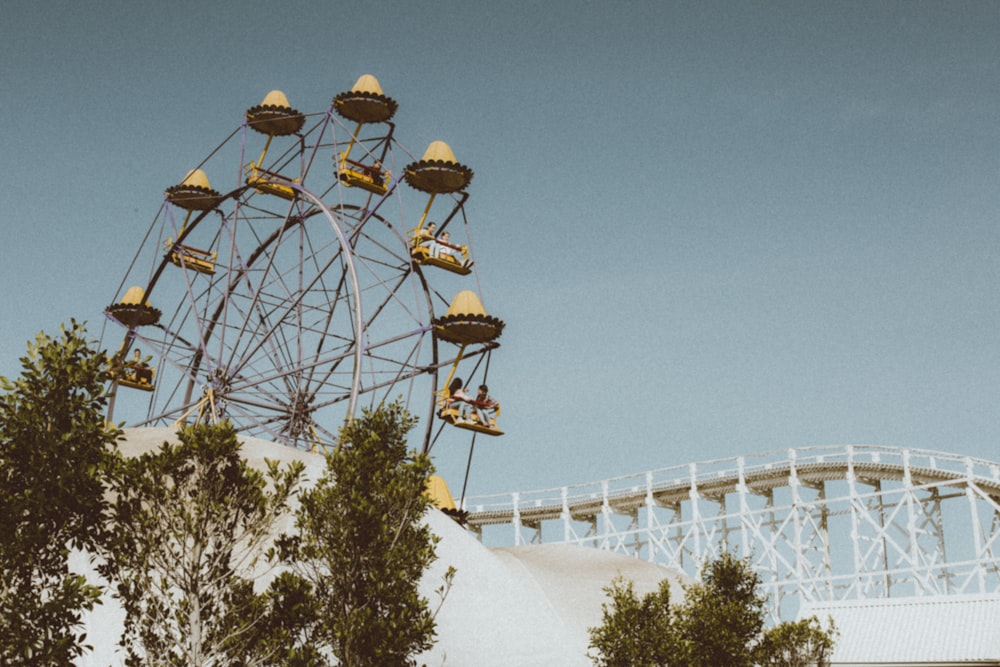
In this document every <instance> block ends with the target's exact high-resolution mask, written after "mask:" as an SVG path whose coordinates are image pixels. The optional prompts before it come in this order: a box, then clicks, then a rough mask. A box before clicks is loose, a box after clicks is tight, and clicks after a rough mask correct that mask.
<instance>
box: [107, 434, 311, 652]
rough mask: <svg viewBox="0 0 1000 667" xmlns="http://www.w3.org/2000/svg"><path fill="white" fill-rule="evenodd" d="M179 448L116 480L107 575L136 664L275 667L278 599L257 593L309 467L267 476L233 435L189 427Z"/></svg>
mask: <svg viewBox="0 0 1000 667" xmlns="http://www.w3.org/2000/svg"><path fill="white" fill-rule="evenodd" d="M177 435H178V440H179V442H178V443H177V444H171V443H166V442H165V443H163V445H162V446H161V447H160V448H159V449H158V450H157V451H154V452H148V453H146V454H143V455H142V456H139V457H135V458H131V459H125V460H123V461H122V462H121V465H120V468H119V469H118V470H117V472H116V474H115V475H114V477H113V483H112V491H113V493H114V495H115V500H114V504H113V512H112V519H113V522H114V523H113V533H112V540H111V541H110V543H109V546H108V549H107V551H106V557H105V563H104V564H103V565H102V567H101V573H102V574H103V575H105V576H106V577H107V578H108V580H109V581H111V582H112V583H113V584H114V585H115V590H116V593H117V597H118V598H119V599H120V600H121V602H122V606H123V607H124V609H125V613H126V619H125V630H124V633H123V636H122V645H123V647H124V648H125V649H126V650H127V652H128V658H127V664H129V665H149V666H159V665H163V666H167V665H170V666H185V667H207V666H214V665H229V664H240V663H242V664H244V665H267V664H271V663H272V661H274V660H276V659H278V657H279V647H280V646H282V645H283V644H282V641H280V638H277V637H275V635H274V634H273V633H269V632H268V631H267V628H269V627H270V625H271V623H272V621H273V618H274V616H273V613H274V611H275V609H276V607H279V606H280V602H281V600H283V597H282V595H280V591H279V593H277V594H276V593H273V592H272V593H264V594H256V593H255V592H254V581H255V580H257V579H258V578H259V577H260V576H262V575H263V574H264V573H266V572H267V571H268V570H269V568H270V564H269V563H268V562H267V561H266V559H262V554H265V553H266V549H267V546H268V544H269V542H270V541H271V539H272V535H273V533H272V531H273V530H274V527H275V523H276V521H277V520H278V519H279V518H280V517H281V516H282V515H283V514H284V513H285V512H286V511H287V509H288V501H289V499H290V498H291V497H292V495H293V494H294V493H295V492H296V491H297V488H298V484H299V481H300V479H301V474H302V470H303V466H302V464H301V463H293V464H289V465H288V466H286V467H285V468H284V469H280V468H279V466H278V464H277V463H276V462H273V461H268V462H267V472H266V474H265V473H262V472H260V471H257V470H254V469H253V468H251V467H250V466H249V465H248V464H247V463H246V461H245V460H244V459H243V457H242V455H241V444H240V442H239V441H238V439H237V437H236V432H235V430H234V428H233V426H232V424H230V423H228V422H224V423H222V424H219V425H214V426H213V425H204V424H202V425H196V426H189V427H185V428H183V429H181V430H180V431H178V434H177Z"/></svg>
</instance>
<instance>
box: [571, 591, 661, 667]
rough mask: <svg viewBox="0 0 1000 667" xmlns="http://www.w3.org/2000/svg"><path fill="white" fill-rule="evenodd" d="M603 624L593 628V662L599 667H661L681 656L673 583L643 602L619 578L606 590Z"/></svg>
mask: <svg viewBox="0 0 1000 667" xmlns="http://www.w3.org/2000/svg"><path fill="white" fill-rule="evenodd" d="M605 590H606V591H607V593H608V597H610V598H611V600H610V603H605V604H603V605H601V611H602V616H603V621H604V622H603V623H602V624H601V625H600V626H599V627H597V628H592V629H591V632H590V647H591V648H592V649H594V651H595V653H594V654H591V659H592V660H593V662H594V664H595V665H598V667H658V666H660V665H668V664H671V662H670V661H671V659H672V658H673V657H675V656H676V655H677V654H678V650H679V647H678V637H677V630H676V628H675V627H674V623H673V614H672V613H671V609H670V582H669V581H667V580H666V579H664V580H663V581H662V582H660V587H659V589H658V590H656V591H655V592H653V593H650V594H648V595H646V596H644V597H643V598H642V599H641V600H640V599H639V597H638V596H637V595H636V593H635V588H634V586H633V584H632V582H631V581H626V580H624V579H621V578H616V579H615V580H614V581H613V582H611V585H610V586H609V587H608V588H607V589H605Z"/></svg>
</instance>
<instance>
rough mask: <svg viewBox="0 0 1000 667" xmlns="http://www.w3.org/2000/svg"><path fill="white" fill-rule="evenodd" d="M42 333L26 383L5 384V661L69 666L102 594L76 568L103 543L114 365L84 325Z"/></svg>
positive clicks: (0, 592)
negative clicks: (54, 334) (108, 383)
mask: <svg viewBox="0 0 1000 667" xmlns="http://www.w3.org/2000/svg"><path fill="white" fill-rule="evenodd" d="M61 333H62V335H61V337H60V338H50V337H49V336H47V335H45V334H44V333H39V334H38V336H37V338H36V340H35V342H34V343H32V344H29V345H28V354H27V356H25V357H22V358H21V367H22V373H21V376H20V378H19V379H17V380H15V381H10V380H8V379H7V378H0V388H2V389H3V391H4V392H5V393H4V394H3V396H0V663H2V664H69V663H70V662H72V661H73V659H74V658H76V657H78V656H80V655H81V654H82V653H83V651H84V650H86V648H87V647H86V646H85V645H84V644H83V642H84V641H85V636H84V634H82V633H80V632H79V631H80V625H81V622H82V615H83V613H84V612H86V611H89V610H91V609H93V607H94V605H95V604H97V602H98V599H99V596H100V593H101V591H100V588H98V587H97V586H94V585H91V584H88V583H87V581H86V579H85V578H84V577H83V576H82V575H80V574H76V573H73V572H71V571H70V569H69V563H68V559H69V555H70V552H71V550H72V549H86V550H90V549H92V548H93V547H94V546H95V544H96V543H97V542H98V541H99V540H100V539H101V526H102V515H103V513H104V511H105V510H106V502H105V500H104V488H103V485H102V471H103V470H104V469H105V467H106V463H107V461H108V460H109V458H110V457H111V456H112V452H113V445H114V442H115V439H116V438H117V436H118V431H116V430H115V429H112V428H107V427H106V425H105V422H104V417H103V414H104V408H105V406H106V403H107V397H106V394H105V389H104V380H105V377H106V376H105V368H104V364H105V359H104V356H103V355H102V354H99V353H97V352H95V351H94V350H93V349H92V348H91V345H90V343H89V342H88V340H87V338H86V330H85V328H84V327H83V325H81V324H78V323H77V322H76V321H72V324H71V326H70V327H69V328H66V327H62V329H61Z"/></svg>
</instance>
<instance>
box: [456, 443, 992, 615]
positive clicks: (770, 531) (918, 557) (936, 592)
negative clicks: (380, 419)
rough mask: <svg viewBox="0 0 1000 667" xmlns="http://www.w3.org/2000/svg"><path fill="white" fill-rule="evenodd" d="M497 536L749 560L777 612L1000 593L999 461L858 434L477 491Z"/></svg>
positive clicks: (654, 557) (482, 528)
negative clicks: (575, 480) (860, 441)
mask: <svg viewBox="0 0 1000 667" xmlns="http://www.w3.org/2000/svg"><path fill="white" fill-rule="evenodd" d="M466 509H467V510H468V512H469V514H468V526H469V527H470V529H471V530H473V531H474V532H475V533H477V534H478V535H479V537H480V539H481V540H482V541H484V542H485V543H487V544H489V545H491V546H498V545H519V544H530V543H550V542H565V543H573V544H579V545H583V546H588V547H595V548H598V549H605V550H609V551H615V552H621V553H626V554H630V555H633V556H635V557H637V558H644V559H647V560H649V561H653V562H659V563H662V564H664V565H666V566H668V567H671V568H675V569H677V570H681V571H683V572H685V573H686V574H688V575H689V576H691V577H694V578H697V577H698V574H699V569H700V568H701V566H702V565H703V564H704V563H705V562H706V560H707V559H711V558H712V557H714V556H717V555H718V554H719V553H721V552H723V551H726V550H729V551H733V552H734V553H737V554H739V555H741V556H744V557H747V558H749V559H750V561H751V563H752V565H753V567H754V569H755V571H756V572H757V573H758V574H759V576H760V578H761V583H762V586H763V590H764V591H765V592H766V593H767V594H768V597H769V600H770V604H771V614H772V616H773V617H774V618H791V617H794V615H795V613H796V612H797V610H798V608H799V605H800V604H802V603H806V602H820V601H834V600H850V599H870V598H890V597H906V596H942V595H960V594H973V593H977V594H983V593H995V592H998V591H1000V463H994V462H991V461H985V460H981V459H975V458H971V457H967V456H959V455H955V454H948V453H943V452H936V451H927V450H916V449H903V448H894V447H885V446H870V445H847V446H836V447H833V446H831V447H807V448H799V449H788V450H782V451H771V452H766V453H763V454H759V455H753V456H739V457H734V458H725V459H718V460H714V461H707V462H700V463H690V464H686V465H677V466H672V467H668V468H662V469H658V470H652V471H649V472H645V473H639V474H635V475H627V476H623V477H617V478H613V479H608V480H604V481H600V482H594V483H590V484H581V485H573V486H564V487H560V488H551V489H544V490H539V491H529V492H520V493H511V494H505V495H495V496H482V497H472V498H469V500H468V502H467V505H466Z"/></svg>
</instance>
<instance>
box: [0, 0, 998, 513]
mask: <svg viewBox="0 0 1000 667" xmlns="http://www.w3.org/2000/svg"><path fill="white" fill-rule="evenodd" d="M997 35H1000V3H996V2H951V3H938V2H919V1H914V2H836V3H821V2H782V1H775V2H753V1H734V2H712V1H699V2H669V1H667V2H664V1H662V0H649V1H646V0H641V1H635V2H631V1H622V2H589V1H584V0H578V1H570V0H558V1H555V2H547V3H536V2H523V1H520V0H513V1H510V2H475V1H464V2H458V1H452V0H437V1H435V2H424V1H422V0H413V1H410V2H386V1H379V0H373V1H370V2H365V3H340V2H329V1H328V0H322V1H298V2H297V1H294V0H290V1H288V2H284V3H280V4H279V5H276V4H275V3H273V2H262V1H259V0H246V1H242V2H239V3H236V2H198V3H195V2H188V1H186V0H178V1H175V2H170V3H162V2H157V3H153V2H145V1H141V0H140V1H135V0H128V1H121V0H102V1H101V2H100V3H96V2H90V1H87V0H78V1H74V2H61V1H58V0H56V1H51V2H44V3H39V2H33V1H32V2H29V1H26V0H7V1H6V2H5V3H4V5H3V7H2V9H0V91H2V93H3V94H2V95H0V148H2V150H3V160H2V163H0V164H2V167H0V169H2V174H3V187H0V220H2V224H3V234H4V243H3V244H2V248H0V256H2V267H3V268H2V271H3V272H4V276H5V279H6V285H7V289H5V290H3V292H2V293H0V306H2V312H4V313H5V315H6V316H5V317H3V318H0V375H5V376H8V377H12V376H16V375H17V374H18V373H19V362H18V358H19V357H20V356H22V355H23V354H24V351H25V344H26V342H27V341H28V340H30V339H32V338H34V336H35V334H36V333H37V332H38V331H40V330H45V331H47V332H50V333H52V332H56V331H58V328H59V326H60V324H61V323H64V322H68V321H69V320H70V318H76V319H77V320H81V321H86V322H87V323H88V329H89V330H90V331H91V333H92V334H94V335H95V336H96V335H98V334H99V332H100V329H101V326H102V322H103V319H104V315H103V310H104V308H105V307H106V306H107V305H108V304H109V303H111V300H112V299H113V298H114V296H115V292H116V289H117V288H118V286H119V283H120V282H121V280H122V277H123V275H124V273H125V271H126V269H127V265H128V262H129V260H130V259H131V257H132V256H133V254H134V253H135V250H136V248H137V247H138V246H139V244H140V243H141V241H142V234H143V233H144V231H145V229H146V227H147V226H148V224H149V222H150V220H152V218H153V216H154V214H155V213H156V211H157V209H158V207H159V205H160V204H161V202H162V197H163V189H164V187H166V186H167V185H170V184H173V183H176V182H178V181H179V179H180V177H182V176H183V174H184V173H186V171H187V169H189V168H190V165H191V163H192V161H194V160H198V159H200V158H201V157H203V156H204V155H205V153H206V152H207V151H208V150H209V149H210V148H211V147H213V146H215V145H216V144H218V143H219V141H221V140H222V139H223V138H224V137H225V136H226V135H227V134H228V133H229V132H230V131H232V129H234V128H235V127H236V126H238V124H239V123H240V122H241V121H242V114H243V112H244V110H245V109H246V108H248V107H249V106H252V105H254V104H258V103H259V102H260V101H261V99H262V98H263V96H264V94H265V93H266V92H267V91H269V90H272V89H275V88H277V89H281V90H283V91H284V92H285V93H286V94H287V95H288V97H289V100H290V101H291V103H292V105H293V106H295V107H296V108H298V109H301V110H304V111H322V110H324V109H326V108H327V106H328V105H329V103H330V98H331V97H332V96H333V95H334V94H336V93H338V92H340V91H343V90H347V89H348V88H349V87H350V86H351V85H352V84H353V82H354V81H355V80H356V79H357V78H358V77H359V76H361V75H362V74H366V73H369V74H373V75H375V76H376V77H377V78H378V80H379V81H380V83H381V85H382V88H383V90H384V91H385V93H386V94H387V95H389V96H390V97H392V98H393V99H395V100H397V101H398V102H399V104H400V111H399V112H398V113H397V116H396V118H395V122H396V123H397V137H398V138H399V139H400V140H401V141H402V142H404V143H405V144H406V145H407V146H408V147H410V148H411V149H413V150H414V151H416V152H419V151H420V148H421V147H423V146H426V145H427V144H428V143H429V142H430V141H432V140H435V139H444V140H446V141H447V142H448V143H449V145H450V146H451V147H452V149H453V150H454V152H455V154H456V156H457V157H458V159H459V161H460V162H462V163H464V164H467V165H468V166H470V167H471V168H472V169H473V170H474V171H475V177H474V180H473V181H472V183H471V185H470V187H469V194H470V199H469V202H468V204H467V205H466V210H467V212H468V215H469V217H470V221H471V222H470V224H471V225H472V228H473V230H474V243H475V245H474V250H475V256H476V261H477V269H478V279H479V285H480V287H481V290H480V291H481V296H482V298H483V302H484V304H485V305H486V307H487V310H489V312H490V313H491V314H493V315H495V316H497V317H500V318H501V319H503V320H504V321H505V322H506V329H505V331H504V334H503V337H502V338H501V340H500V342H501V344H502V347H501V348H500V350H498V351H497V352H496V353H494V355H493V360H492V362H491V364H492V365H491V369H490V387H491V393H492V394H494V395H495V396H496V397H497V398H498V399H499V400H500V402H501V403H502V405H503V413H502V416H501V426H502V428H503V429H504V430H505V431H506V433H507V434H506V435H505V436H503V437H502V438H492V439H486V438H480V439H478V440H477V445H476V450H475V456H474V458H473V463H472V468H471V473H470V476H469V481H468V489H469V494H470V495H473V496H476V495H483V494H493V493H506V492H510V491H518V490H522V491H526V490H531V489H539V488H548V487H556V486H561V485H565V484H575V483H583V482H591V481H597V480H600V479H606V478H610V477H615V476H619V475H626V474H630V473H636V472H641V471H644V470H649V469H654V468H661V467H667V466H673V465H678V464H684V463H689V462H694V461H705V460H711V459H718V458H724V457H731V456H738V455H744V454H746V455H749V454H754V453H759V452H764V451H769V450H775V449H785V448H795V447H807V446H810V445H836V444H852V443H853V444H880V445H891V446H899V447H912V448H919V449H932V450H941V451H946V452H952V453H958V454H964V455H970V456H975V457H980V458H985V459H990V460H997V459H1000V454H998V452H997V443H998V442H1000V412H998V410H997V406H998V404H1000V336H998V331H1000V311H998V306H1000V253H998V249H1000V230H998V225H997V222H998V220H997V219H998V212H1000V141H998V139H1000V113H998V109H1000V40H998V39H997ZM467 455H468V443H467V441H466V440H464V439H453V440H452V441H450V442H449V443H448V444H447V445H441V446H437V445H436V449H435V456H436V463H437V465H438V468H439V469H440V470H441V471H443V472H444V473H446V479H448V480H449V483H450V484H451V485H452V487H453V491H455V487H457V486H460V485H461V477H462V472H463V471H464V467H465V462H466V457H467Z"/></svg>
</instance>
